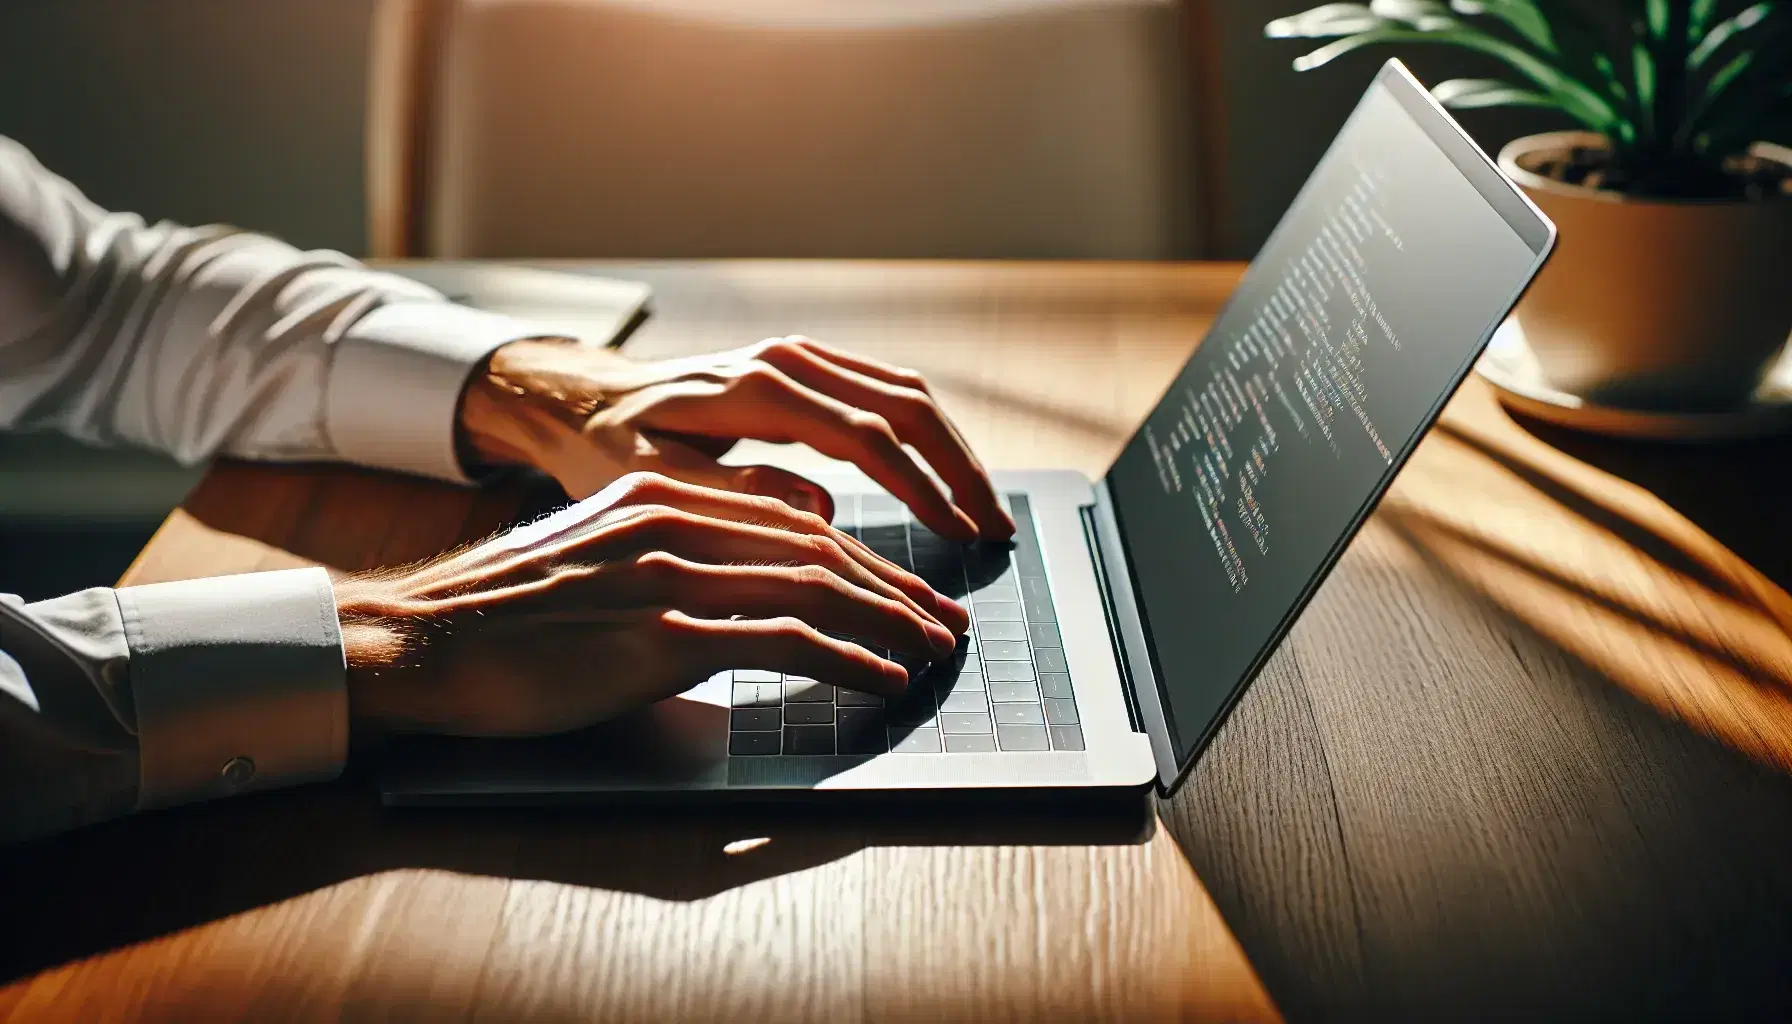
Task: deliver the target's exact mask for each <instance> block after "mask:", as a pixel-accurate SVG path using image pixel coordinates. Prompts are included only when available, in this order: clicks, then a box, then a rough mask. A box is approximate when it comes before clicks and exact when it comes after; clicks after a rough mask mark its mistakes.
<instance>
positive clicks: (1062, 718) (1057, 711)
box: [1045, 697, 1077, 725]
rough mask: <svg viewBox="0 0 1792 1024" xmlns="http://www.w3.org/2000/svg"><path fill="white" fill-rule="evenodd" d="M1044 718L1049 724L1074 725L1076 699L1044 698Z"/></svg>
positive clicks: (1075, 720)
mask: <svg viewBox="0 0 1792 1024" xmlns="http://www.w3.org/2000/svg"><path fill="white" fill-rule="evenodd" d="M1045 720H1046V722H1047V723H1049V724H1051V725H1076V724H1077V717H1076V701H1074V700H1058V699H1055V698H1052V697H1047V698H1046V699H1045Z"/></svg>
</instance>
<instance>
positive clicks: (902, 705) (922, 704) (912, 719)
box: [884, 686, 936, 725]
mask: <svg viewBox="0 0 1792 1024" xmlns="http://www.w3.org/2000/svg"><path fill="white" fill-rule="evenodd" d="M935 710H936V709H935V707H934V703H933V691H931V690H929V689H928V688H927V687H925V686H911V687H909V688H908V691H907V692H905V693H904V694H902V696H900V697H892V698H890V700H889V702H888V703H887V704H886V705H885V707H884V713H885V714H887V715H889V717H890V721H891V722H893V723H895V724H897V725H919V724H921V723H923V722H931V721H933V716H934V713H935Z"/></svg>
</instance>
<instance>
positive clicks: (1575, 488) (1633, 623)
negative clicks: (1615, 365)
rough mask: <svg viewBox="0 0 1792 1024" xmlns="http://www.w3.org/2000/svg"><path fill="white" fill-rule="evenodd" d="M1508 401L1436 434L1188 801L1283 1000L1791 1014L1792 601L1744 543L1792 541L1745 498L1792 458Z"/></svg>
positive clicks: (1381, 1015)
mask: <svg viewBox="0 0 1792 1024" xmlns="http://www.w3.org/2000/svg"><path fill="white" fill-rule="evenodd" d="M1485 422H1486V421H1482V422H1480V423H1476V422H1468V423H1460V422H1449V421H1446V422H1445V423H1443V424H1440V426H1439V427H1438V428H1437V430H1436V432H1435V433H1434V434H1433V435H1432V436H1431V438H1430V439H1428V440H1427V441H1426V443H1425V446H1424V447H1423V448H1422V449H1421V451H1420V453H1419V454H1418V455H1416V456H1415V457H1414V460H1413V464H1412V465H1413V470H1412V471H1413V472H1414V473H1415V475H1414V476H1413V477H1411V478H1408V477H1403V478H1402V484H1401V485H1399V486H1397V487H1396V489H1395V491H1394V492H1393V493H1391V494H1390V495H1389V497H1388V499H1387V501H1386V502H1384V503H1383V505H1382V507H1381V509H1380V511H1378V513H1377V514H1376V516H1375V518H1374V520H1373V521H1372V522H1371V523H1370V524H1369V526H1368V527H1367V528H1366V529H1365V531H1364V532H1363V534H1362V535H1361V537H1359V539H1358V540H1357V541H1356V542H1355V543H1354V544H1353V545H1352V547H1351V550H1350V552H1349V553H1348V554H1347V555H1346V557H1345V559H1344V561H1343V562H1342V563H1340V566H1339V568H1338V571H1337V573H1336V574H1335V575H1334V576H1333V577H1332V578H1331V579H1330V580H1329V581H1328V582H1327V583H1326V585H1325V587H1324V588H1323V589H1322V590H1321V593H1320V594H1319V596H1318V597H1316V598H1315V600H1314V602H1313V604H1312V605H1311V606H1310V608H1309V610H1308V612H1307V613H1306V614H1305V615H1303V617H1302V620H1301V622H1300V624H1299V626H1298V627H1297V628H1296V630H1295V632H1294V633H1293V634H1292V635H1291V636H1290V638H1289V639H1288V641H1287V642H1285V643H1284V645H1283V647H1282V649H1281V650H1279V651H1278V652H1277V654H1276V655H1275V657H1274V658H1273V659H1272V660H1271V662H1270V664H1269V665H1268V667H1267V668H1266V669H1265V671H1264V673H1263V675H1262V676H1261V677H1260V678H1259V680H1258V682H1257V683H1256V685H1255V686H1254V687H1253V689H1252V690H1251V692H1250V693H1249V694H1248V695H1247V696H1246V698H1245V700H1244V701H1243V702H1241V704H1240V706H1239V708H1238V710H1237V712H1236V713H1235V714H1234V716H1233V718H1232V719H1231V720H1230V721H1228V723H1227V724H1226V726H1225V728H1224V730H1222V732H1221V734H1220V736H1219V737H1218V738H1217V739H1216V741H1215V742H1214V744H1213V746H1212V747H1211V748H1210V749H1209V751H1208V752H1207V754H1206V755H1205V756H1204V758H1203V760H1202V762H1201V764H1200V765H1199V766H1198V767H1197V768H1196V770H1195V773H1194V775H1193V776H1192V777H1191V779H1190V781H1189V783H1188V785H1187V787H1186V788H1185V790H1184V791H1183V792H1181V793H1179V794H1178V796H1177V798H1176V799H1175V801H1173V802H1172V803H1171V804H1170V805H1169V806H1167V807H1166V808H1165V810H1164V822H1165V828H1166V830H1167V831H1168V832H1169V834H1170V835H1171V836H1172V837H1173V838H1175V839H1176V840H1177V843H1178V845H1179V846H1180V847H1181V849H1182V850H1183V852H1184V854H1185V855H1186V856H1187V857H1188V859H1189V861H1190V863H1191V865H1192V866H1193V867H1194V868H1195V870H1196V872H1197V874H1198V875H1199V876H1200V877H1201V878H1202V880H1203V881H1204V882H1205V883H1206V884H1207V886H1208V888H1209V891H1210V893H1211V894H1212V896H1213V898H1214V901H1215V903H1216V905H1217V906H1218V907H1219V909H1220V911H1221V913H1222V915H1223V916H1224V917H1225V919H1226V921H1227V923H1228V924H1229V925H1230V926H1231V927H1232V929H1233V932H1234V934H1235V935H1236V936H1237V937H1238V940H1239V942H1240V944H1241V946H1242V947H1243V948H1244V950H1245V952H1246V954H1247V956H1248V957H1249V959H1250V960H1251V962H1252V964H1253V965H1254V966H1255V967H1256V969H1257V970H1258V972H1259V974H1260V976H1261V977H1262V978H1263V981H1264V984H1265V986H1266V988H1267V989H1268V991H1269V993H1270V995H1271V997H1272V998H1273V999H1274V1000H1275V1001H1276V1004H1277V1006H1278V1007H1279V1008H1280V1009H1281V1010H1282V1011H1283V1013H1284V1014H1285V1015H1286V1017H1287V1019H1288V1020H1290V1021H1302V1020H1378V1021H1380V1020H1390V1021H1391V1020H1513V1019H1559V1020H1626V1021H1640V1020H1689V1019H1698V1020H1714V1019H1726V1020H1727V1019H1750V1020H1754V1019H1784V1018H1785V1014H1786V1009H1787V1007H1789V1006H1792V869H1788V866H1787V862H1788V856H1789V855H1792V637H1789V636H1788V633H1787V629H1786V625H1787V624H1788V622H1792V614H1789V607H1792V600H1789V599H1788V598H1787V595H1786V593H1785V591H1784V589H1783V587H1781V586H1780V585H1779V584H1778V583H1777V582H1776V579H1775V578H1771V576H1770V574H1769V573H1768V572H1767V571H1765V570H1761V569H1757V568H1755V567H1754V565H1753V564H1752V560H1751V559H1750V558H1747V557H1742V556H1740V555H1739V552H1740V550H1742V549H1743V548H1744V547H1746V546H1747V545H1748V544H1749V543H1751V542H1753V543H1759V544H1761V545H1762V547H1761V548H1760V549H1759V551H1760V554H1758V556H1757V557H1760V558H1761V559H1762V561H1763V562H1764V563H1765V564H1766V565H1767V566H1773V565H1776V564H1782V562H1781V560H1782V559H1783V558H1784V552H1785V551H1786V550H1787V549H1788V548H1789V547H1792V545H1788V544H1787V543H1786V542H1785V541H1783V540H1782V541H1781V542H1780V544H1779V545H1778V546H1777V547H1775V546H1774V545H1773V544H1772V543H1771V542H1770V541H1769V540H1768V539H1766V538H1765V536H1764V535H1765V534H1767V533H1768V532H1770V531H1772V530H1773V529H1774V527H1773V526H1772V525H1771V524H1772V522H1773V520H1774V519H1775V518H1777V517H1772V516H1768V515H1759V518H1758V519H1757V521H1756V522H1755V523H1753V524H1750V523H1748V522H1746V521H1745V518H1744V517H1743V516H1741V515H1739V514H1735V513H1734V512H1733V510H1731V508H1730V503H1749V504H1752V505H1753V507H1754V508H1755V509H1756V510H1757V513H1759V512H1760V511H1761V510H1762V509H1764V508H1773V507H1784V506H1783V504H1782V505H1778V506H1776V505H1775V504H1774V503H1775V501H1776V500H1777V499H1775V498H1774V497H1772V495H1773V494H1775V493H1779V492H1781V491H1782V490H1783V488H1782V486H1781V485H1780V484H1778V483H1772V484H1765V485H1751V484H1750V483H1749V482H1748V480H1747V476H1748V473H1747V472H1745V471H1744V469H1743V466H1742V465H1740V464H1736V463H1728V464H1727V470H1726V472H1728V473H1730V474H1731V475H1732V476H1734V477H1735V479H1733V480H1731V481H1730V482H1729V483H1728V484H1720V482H1719V481H1718V480H1716V479H1715V477H1716V476H1718V475H1719V474H1716V473H1715V472H1714V471H1705V472H1703V473H1695V472H1691V471H1690V470H1689V471H1688V472H1687V474H1686V475H1685V476H1684V477H1678V476H1676V475H1675V474H1674V473H1672V472H1668V471H1665V470H1664V471H1661V472H1659V473H1657V474H1655V475H1652V476H1651V475H1639V476H1638V477H1637V481H1636V482H1638V483H1639V485H1640V487H1641V489H1640V490H1639V489H1638V488H1636V487H1626V486H1622V485H1619V484H1618V483H1617V482H1616V481H1612V480H1610V479H1609V478H1607V477H1605V476H1604V475H1603V474H1601V473H1599V472H1598V470H1597V469H1593V468H1589V466H1588V465H1587V463H1591V462H1593V461H1594V458H1595V457H1596V456H1600V457H1602V458H1603V459H1604V460H1605V462H1606V463H1609V464H1611V465H1614V466H1621V465H1622V464H1623V459H1624V458H1626V456H1625V455H1624V454H1623V449H1622V446H1618V447H1613V448H1609V449H1608V448H1605V447H1603V446H1601V445H1598V444H1590V443H1589V444H1587V445H1586V448H1587V449H1588V450H1587V451H1586V452H1584V453H1577V459H1567V458H1565V457H1562V456H1561V454H1560V453H1559V452H1554V451H1548V450H1543V446H1542V445H1540V444H1537V443H1536V442H1535V439H1534V438H1527V437H1525V436H1523V435H1522V434H1519V433H1517V432H1513V431H1498V432H1495V431H1491V430H1486V429H1483V428H1484V426H1485ZM1614 453H1617V454H1614ZM1757 454H1758V453H1757ZM1706 457H1707V458H1712V459H1716V460H1723V459H1728V458H1729V456H1726V455H1722V454H1720V453H1713V452H1708V453H1707V455H1706ZM1754 457H1756V456H1755V455H1750V458H1754ZM1674 458H1676V459H1680V458H1682V456H1674ZM1684 459H1685V460H1689V461H1696V459H1695V457H1694V456H1692V455H1691V454H1690V453H1689V454H1688V455H1686V456H1685V457H1684ZM1772 469H1773V467H1772V466H1769V465H1765V464H1764V465H1759V466H1756V467H1755V468H1754V470H1753V474H1754V475H1759V474H1762V473H1766V472H1770V471H1771V470H1772ZM1701 488H1708V489H1709V491H1710V493H1709V494H1704V495H1695V494H1694V493H1692V492H1698V491H1699V490H1700V489H1701ZM1645 492H1649V493H1645ZM1465 495H1466V496H1471V498H1472V500H1465V499H1464V496H1465ZM1657 497H1659V498H1661V499H1662V501H1665V502H1666V503H1667V504H1668V505H1669V506H1671V510H1670V509H1669V508H1664V507H1663V506H1662V501H1657V500H1655V499H1656V498H1657ZM1701 516H1706V517H1708V518H1707V519H1705V520H1701V519H1700V517H1701ZM1726 516H1727V517H1728V518H1725V517H1726ZM1689 520H1690V522H1689ZM1708 524H1709V525H1708ZM1720 529H1733V530H1735V531H1737V532H1736V533H1734V534H1732V536H1731V537H1730V538H1723V537H1718V538H1717V539H1714V535H1715V533H1716V531H1718V530H1720ZM1720 541H1721V543H1720ZM1364 635H1371V636H1375V637H1378V638H1381V639H1382V642H1381V643H1379V644H1364V643H1362V637H1363V636H1364Z"/></svg>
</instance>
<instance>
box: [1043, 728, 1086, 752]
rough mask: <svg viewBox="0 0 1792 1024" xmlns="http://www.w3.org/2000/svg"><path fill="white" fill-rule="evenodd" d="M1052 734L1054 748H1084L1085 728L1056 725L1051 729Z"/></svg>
mask: <svg viewBox="0 0 1792 1024" xmlns="http://www.w3.org/2000/svg"><path fill="white" fill-rule="evenodd" d="M1049 731H1050V732H1051V734H1052V749H1053V750H1081V749H1083V730H1082V729H1080V728H1078V727H1076V726H1074V725H1054V726H1052V727H1051V729H1050V730H1049Z"/></svg>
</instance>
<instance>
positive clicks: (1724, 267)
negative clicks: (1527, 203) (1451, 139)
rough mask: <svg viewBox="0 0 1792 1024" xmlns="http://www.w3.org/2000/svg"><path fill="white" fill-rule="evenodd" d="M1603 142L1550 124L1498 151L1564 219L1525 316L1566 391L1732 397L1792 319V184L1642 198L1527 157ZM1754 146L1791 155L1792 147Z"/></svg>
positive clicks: (1742, 391) (1592, 395)
mask: <svg viewBox="0 0 1792 1024" xmlns="http://www.w3.org/2000/svg"><path fill="white" fill-rule="evenodd" d="M1604 144H1605V140H1604V139H1603V138H1601V137H1600V136H1598V135H1593V134H1590V133H1587V132H1551V133H1548V134H1544V135H1532V136H1527V137H1526V138H1522V139H1517V140H1515V141H1513V142H1512V143H1511V144H1510V145H1508V146H1506V148H1505V149H1503V150H1501V151H1500V167H1501V168H1502V169H1503V170H1504V171H1505V172H1506V173H1507V174H1509V175H1511V176H1512V179H1513V180H1514V181H1516V182H1518V184H1519V185H1520V186H1522V187H1523V188H1524V190H1525V191H1526V192H1527V193H1529V194H1530V197H1531V199H1532V200H1533V201H1535V202H1536V204H1537V205H1538V206H1539V207H1541V208H1542V209H1543V212H1544V213H1546V214H1548V215H1549V216H1550V219H1552V220H1554V221H1555V222H1556V226H1557V227H1558V228H1559V229H1560V231H1561V236H1560V238H1559V239H1558V241H1557V244H1556V251H1555V255H1554V256H1552V257H1551V258H1550V262H1549V264H1548V265H1547V266H1545V267H1544V268H1543V273H1542V274H1540V275H1538V277H1537V280H1536V282H1535V283H1534V284H1532V286H1531V290H1530V292H1529V293H1527V294H1526V296H1525V298H1524V301H1523V302H1522V303H1520V304H1519V307H1518V310H1517V317H1518V323H1519V326H1520V327H1521V328H1523V330H1524V334H1525V338H1526V340H1527V341H1528V342H1529V344H1530V347H1531V349H1532V350H1533V351H1534V352H1535V353H1536V355H1537V361H1538V364H1539V365H1540V366H1541V368H1542V370H1543V373H1544V375H1545V376H1546V377H1548V378H1549V380H1550V383H1551V384H1553V385H1555V386H1556V387H1558V388H1561V389H1563V390H1565V391H1569V392H1572V393H1575V394H1578V395H1581V396H1582V397H1585V398H1588V399H1591V400H1594V401H1598V402H1601V403H1604V404H1610V405H1620V406H1627V407H1633V408H1661V409H1682V410H1692V409H1716V408H1725V407H1729V406H1733V405H1735V404H1736V403H1737V402H1739V401H1740V400H1741V399H1743V398H1744V397H1745V396H1747V395H1748V394H1749V392H1751V391H1752V390H1753V389H1754V388H1755V387H1756V386H1757V385H1758V384H1759V383H1760V381H1761V377H1762V375H1763V374H1764V373H1765V372H1766V371H1767V370H1768V369H1769V368H1770V367H1771V366H1772V365H1773V363H1774V359H1775V356H1776V355H1777V354H1778V353H1779V351H1780V350H1781V349H1782V348H1784V347H1785V344H1786V340H1787V334H1788V332H1792V198H1775V199H1768V200H1758V201H1746V200H1713V201H1706V202H1697V201H1684V200H1682V201H1675V200H1654V199H1636V198H1632V197H1629V196H1625V195H1622V194H1620V193H1617V192H1607V191H1603V190H1599V189H1593V188H1584V187H1581V186H1578V185H1570V184H1567V183H1564V182H1560V181H1556V180H1555V179H1553V178H1547V177H1544V176H1542V175H1540V174H1536V173H1534V172H1532V171H1530V170H1527V169H1526V165H1527V164H1530V165H1532V166H1535V163H1534V161H1535V159H1536V158H1538V157H1540V156H1542V155H1544V154H1553V155H1559V154H1563V153H1565V152H1567V151H1568V150H1570V149H1572V148H1575V147H1592V148H1601V147H1603V146H1604ZM1754 153H1755V154H1756V155H1758V156H1761V157H1764V158H1767V159H1771V160H1774V161H1776V162H1780V163H1785V164H1787V165H1788V166H1792V151H1789V150H1786V149H1784V148H1781V147H1777V146H1767V145H1758V146H1756V147H1755V149H1754Z"/></svg>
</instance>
